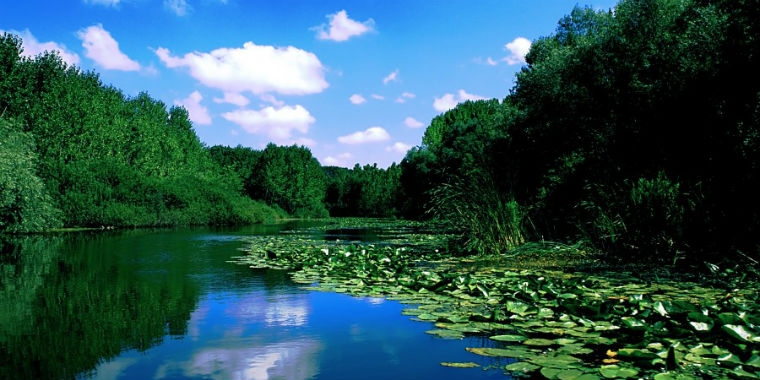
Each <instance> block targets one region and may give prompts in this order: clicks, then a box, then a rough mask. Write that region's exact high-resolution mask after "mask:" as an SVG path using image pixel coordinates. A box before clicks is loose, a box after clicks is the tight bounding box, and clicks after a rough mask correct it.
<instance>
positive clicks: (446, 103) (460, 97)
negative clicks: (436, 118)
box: [433, 90, 485, 112]
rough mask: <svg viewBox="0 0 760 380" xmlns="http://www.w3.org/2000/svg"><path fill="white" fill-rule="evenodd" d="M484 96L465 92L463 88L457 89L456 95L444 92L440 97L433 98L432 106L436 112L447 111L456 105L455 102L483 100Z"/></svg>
mask: <svg viewBox="0 0 760 380" xmlns="http://www.w3.org/2000/svg"><path fill="white" fill-rule="evenodd" d="M483 99H485V98H484V97H482V96H480V95H473V94H469V93H467V92H466V91H465V90H459V92H458V93H457V95H454V94H445V95H443V96H442V97H440V98H435V100H434V101H433V108H434V109H435V110H436V111H438V112H445V111H448V110H450V109H452V108H454V107H456V105H457V104H459V103H462V102H465V101H468V100H483Z"/></svg>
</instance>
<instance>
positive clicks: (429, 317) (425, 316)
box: [417, 313, 438, 322]
mask: <svg viewBox="0 0 760 380" xmlns="http://www.w3.org/2000/svg"><path fill="white" fill-rule="evenodd" d="M417 319H420V320H423V321H428V322H430V321H437V320H438V316H437V315H433V314H430V313H422V314H420V315H418V316H417Z"/></svg>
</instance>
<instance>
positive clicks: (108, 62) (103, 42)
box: [77, 24, 140, 71]
mask: <svg viewBox="0 0 760 380" xmlns="http://www.w3.org/2000/svg"><path fill="white" fill-rule="evenodd" d="M77 37H79V39H80V40H82V47H84V50H85V54H84V55H85V56H87V58H90V59H92V60H93V61H95V63H96V64H98V65H99V66H100V67H102V68H104V69H106V70H121V71H138V70H140V64H139V63H137V62H136V61H133V60H132V59H130V58H129V57H128V56H127V55H126V54H124V53H122V52H121V50H120V49H119V43H118V42H116V40H115V39H113V37H111V33H109V32H108V31H107V30H105V29H103V25H101V24H97V25H93V26H90V27H88V28H86V29H81V30H80V31H79V32H77Z"/></svg>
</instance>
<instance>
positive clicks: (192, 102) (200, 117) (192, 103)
mask: <svg viewBox="0 0 760 380" xmlns="http://www.w3.org/2000/svg"><path fill="white" fill-rule="evenodd" d="M201 100H203V96H202V95H201V93H200V92H199V91H193V92H192V93H191V94H190V95H189V96H188V97H187V98H185V99H182V100H175V101H174V105H177V106H183V107H185V109H186V110H187V112H188V113H189V114H190V120H191V121H192V122H193V123H194V124H197V125H209V124H211V115H210V114H209V113H208V108H206V107H204V106H203V105H201Z"/></svg>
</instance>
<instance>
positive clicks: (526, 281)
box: [236, 225, 760, 380]
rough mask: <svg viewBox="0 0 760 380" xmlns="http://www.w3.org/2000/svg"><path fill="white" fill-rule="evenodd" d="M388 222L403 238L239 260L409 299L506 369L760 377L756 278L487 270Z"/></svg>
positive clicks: (260, 250)
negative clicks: (472, 338) (712, 281)
mask: <svg viewBox="0 0 760 380" xmlns="http://www.w3.org/2000/svg"><path fill="white" fill-rule="evenodd" d="M373 228H382V226H377V225H375V226H373ZM393 228H394V229H395V231H396V232H394V235H395V236H397V237H398V236H401V235H403V234H400V233H398V231H400V230H404V231H406V235H404V236H405V237H406V238H405V239H400V238H398V239H396V240H393V241H392V242H387V241H386V242H383V243H382V244H375V243H371V244H366V243H362V242H359V241H341V240H325V239H318V238H314V237H313V236H315V235H314V234H295V233H294V234H288V235H282V236H275V237H271V236H253V237H250V242H251V244H250V249H249V251H248V252H247V254H246V255H245V256H242V257H239V258H237V259H236V260H237V261H236V262H239V263H242V264H246V265H249V266H251V267H252V268H271V269H288V270H290V271H291V275H292V277H293V280H294V281H296V282H298V283H302V284H304V285H307V286H308V287H309V288H310V289H316V290H322V291H334V292H341V293H348V294H353V295H357V296H372V297H379V296H380V297H386V298H388V299H394V300H398V301H400V302H402V303H404V304H407V305H409V307H408V308H406V309H404V310H403V312H402V314H404V315H407V316H409V317H410V318H413V319H415V320H419V321H426V322H432V323H434V324H435V329H431V330H429V331H427V333H428V334H431V335H435V336H438V337H441V338H445V339H461V338H462V337H464V336H466V335H480V336H487V337H490V340H491V341H493V342H494V343H495V345H496V347H470V348H468V349H467V351H469V352H471V353H472V354H474V355H481V356H488V357H499V358H502V357H503V358H510V359H515V360H516V362H513V363H510V364H508V365H506V366H503V367H502V369H503V370H504V371H506V372H508V373H510V374H511V375H512V376H527V377H543V378H547V379H606V378H623V379H624V378H652V379H659V380H663V379H683V378H695V377H696V378H739V379H760V312H759V311H760V295H759V292H758V286H757V284H756V283H754V282H745V283H735V284H733V285H732V286H730V287H718V286H705V285H703V284H700V283H698V282H695V281H681V280H676V279H670V280H668V279H662V278H660V279H658V280H656V281H651V280H649V281H645V280H641V279H640V278H636V277H633V276H630V275H626V274H625V273H592V272H577V273H571V272H568V271H561V270H548V269H546V270H542V269H524V267H523V268H521V267H520V266H519V265H515V264H514V262H513V263H510V262H509V261H508V260H502V259H501V258H499V259H494V260H491V264H490V265H486V264H484V263H483V262H481V261H478V260H473V259H467V258H456V257H452V256H451V255H448V254H445V253H443V248H444V247H445V246H446V239H445V236H440V235H435V234H428V233H418V232H417V231H418V230H415V229H413V228H410V227H400V226H398V225H396V226H394V227H393ZM316 236H319V235H316ZM497 263H498V264H497ZM442 365H450V366H459V364H456V363H442Z"/></svg>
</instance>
